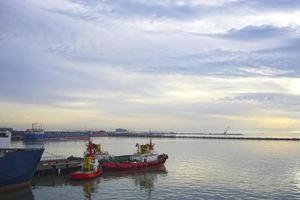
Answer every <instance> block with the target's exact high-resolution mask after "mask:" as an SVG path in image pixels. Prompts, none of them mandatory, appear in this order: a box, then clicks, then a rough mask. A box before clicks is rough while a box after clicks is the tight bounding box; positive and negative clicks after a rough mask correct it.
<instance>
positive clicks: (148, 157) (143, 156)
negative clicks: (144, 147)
mask: <svg viewBox="0 0 300 200" xmlns="http://www.w3.org/2000/svg"><path fill="white" fill-rule="evenodd" d="M157 159H158V156H157V154H141V155H138V154H136V155H132V156H131V157H130V160H132V161H139V162H145V161H146V162H151V161H155V160H157Z"/></svg>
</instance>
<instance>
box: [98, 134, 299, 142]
mask: <svg viewBox="0 0 300 200" xmlns="http://www.w3.org/2000/svg"><path fill="white" fill-rule="evenodd" d="M98 137H99V136H98ZM102 137H142V138H144V137H147V138H148V137H151V138H174V139H177V138H178V139H179V138H181V139H211V140H213V139H215V140H267V141H300V138H298V137H259V136H244V135H242V134H205V135H203V134H202V135H201V134H199V135H189V134H178V135H176V134H169V135H144V134H122V135H121V134H120V135H114V134H109V135H105V136H102Z"/></svg>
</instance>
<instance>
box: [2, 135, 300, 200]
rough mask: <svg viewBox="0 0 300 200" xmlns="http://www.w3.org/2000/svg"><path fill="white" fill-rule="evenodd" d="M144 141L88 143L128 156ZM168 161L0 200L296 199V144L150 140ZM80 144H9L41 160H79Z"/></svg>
mask: <svg viewBox="0 0 300 200" xmlns="http://www.w3.org/2000/svg"><path fill="white" fill-rule="evenodd" d="M148 140H149V139H147V138H118V137H98V138H93V141H94V142H95V143H101V145H102V148H104V150H105V151H108V152H110V153H111V154H114V155H121V154H132V153H133V152H135V150H136V148H135V145H136V143H140V144H142V143H146V142H148ZM153 142H154V143H155V147H156V150H157V151H158V152H159V153H166V154H168V156H169V159H168V160H167V162H166V164H165V167H162V168H158V169H151V170H141V171H132V172H126V173H109V174H103V176H101V177H99V178H96V179H93V180H90V181H86V182H78V181H70V180H69V179H68V178H67V177H66V176H63V175H60V176H47V177H36V178H34V179H33V184H32V186H31V187H27V188H25V189H22V190H19V191H15V192H10V193H4V194H0V199H14V200H18V199H20V200H27V199H28V200H30V199H35V200H39V199H40V200H61V199H72V200H76V199H95V200H96V199H185V200H187V199H300V143H299V142H297V141H252V140H249V141H248V140H211V139H210V140H207V139H170V138H154V139H153ZM85 143H86V141H83V140H77V141H51V142H45V143H42V142H38V143H23V142H15V143H13V146H16V147H21V146H26V147H33V146H35V147H39V146H44V147H45V153H44V156H51V155H65V156H70V155H74V156H82V154H83V151H84V148H85Z"/></svg>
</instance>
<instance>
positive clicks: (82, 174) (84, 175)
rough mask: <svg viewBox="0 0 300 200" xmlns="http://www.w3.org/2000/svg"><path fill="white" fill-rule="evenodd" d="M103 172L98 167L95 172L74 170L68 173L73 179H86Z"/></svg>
mask: <svg viewBox="0 0 300 200" xmlns="http://www.w3.org/2000/svg"><path fill="white" fill-rule="evenodd" d="M102 173H103V170H102V169H98V170H97V171H95V172H82V171H78V172H74V173H71V174H70V175H69V177H70V179H73V180H86V179H92V178H96V177H98V176H100V175H101V174H102Z"/></svg>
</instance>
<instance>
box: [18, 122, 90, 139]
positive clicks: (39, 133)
mask: <svg viewBox="0 0 300 200" xmlns="http://www.w3.org/2000/svg"><path fill="white" fill-rule="evenodd" d="M90 136H91V133H90V132H89V131H53V132H45V131H44V129H43V127H42V125H41V124H40V125H38V124H37V123H33V124H32V128H31V129H27V130H26V132H25V133H24V136H23V139H24V140H26V141H31V140H59V139H69V138H78V139H88V138H89V137H90Z"/></svg>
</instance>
